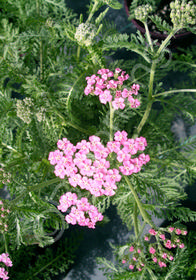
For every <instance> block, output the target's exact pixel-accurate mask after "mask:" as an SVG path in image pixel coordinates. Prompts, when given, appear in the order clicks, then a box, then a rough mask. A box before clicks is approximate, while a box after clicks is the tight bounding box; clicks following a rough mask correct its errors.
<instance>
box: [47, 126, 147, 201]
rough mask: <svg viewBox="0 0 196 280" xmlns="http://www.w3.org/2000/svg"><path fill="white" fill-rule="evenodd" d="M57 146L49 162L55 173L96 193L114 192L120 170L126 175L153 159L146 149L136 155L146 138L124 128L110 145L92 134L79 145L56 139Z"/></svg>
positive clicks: (64, 139) (108, 194)
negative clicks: (132, 135) (113, 163)
mask: <svg viewBox="0 0 196 280" xmlns="http://www.w3.org/2000/svg"><path fill="white" fill-rule="evenodd" d="M57 146H58V148H59V150H56V151H54V152H50V154H49V157H48V159H49V161H50V163H51V164H52V165H55V171H54V173H55V175H56V176H58V177H60V178H61V179H64V178H65V176H67V177H68V180H69V183H70V185H71V186H73V187H76V186H79V187H80V188H81V189H85V190H88V191H89V192H90V193H91V194H92V195H94V196H96V197H98V196H101V195H106V196H113V195H114V194H115V189H117V186H116V182H119V181H120V180H121V175H120V173H119V171H120V172H121V173H122V174H123V175H131V174H132V173H137V172H139V171H140V170H141V167H142V166H143V165H144V164H146V163H147V162H148V161H149V160H150V157H149V156H148V155H145V154H144V153H141V154H140V155H139V156H138V157H133V156H135V154H136V153H137V152H138V151H143V150H144V149H145V147H146V146H147V142H146V139H145V138H144V137H139V138H136V139H128V138H127V133H126V132H125V131H122V132H120V131H117V132H116V133H115V135H114V141H110V142H108V143H107V147H104V145H102V144H101V141H100V138H99V137H97V136H90V137H89V142H87V141H86V140H82V141H81V142H79V143H77V144H76V146H74V145H73V144H72V143H70V141H69V140H68V139H67V138H63V140H59V141H58V142H57ZM111 153H113V154H116V160H117V162H118V164H117V168H110V161H109V160H108V156H109V155H110V154H111ZM119 163H120V164H121V165H120V166H119ZM118 168H119V169H118Z"/></svg>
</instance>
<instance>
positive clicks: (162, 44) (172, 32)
mask: <svg viewBox="0 0 196 280" xmlns="http://www.w3.org/2000/svg"><path fill="white" fill-rule="evenodd" d="M177 31H178V29H174V30H172V31H171V32H170V34H169V35H168V36H167V37H166V38H165V40H164V41H162V43H161V45H160V47H159V49H158V51H157V56H158V55H160V53H161V52H162V51H163V50H164V48H165V47H166V45H167V43H168V42H169V41H170V39H171V38H172V37H173V36H174V34H175V33H176V32H177Z"/></svg>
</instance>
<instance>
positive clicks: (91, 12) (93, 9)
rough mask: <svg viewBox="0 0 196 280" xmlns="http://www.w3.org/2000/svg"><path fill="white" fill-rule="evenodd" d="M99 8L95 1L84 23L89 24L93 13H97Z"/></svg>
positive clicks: (97, 2)
mask: <svg viewBox="0 0 196 280" xmlns="http://www.w3.org/2000/svg"><path fill="white" fill-rule="evenodd" d="M98 6H99V1H95V3H94V5H93V7H92V9H91V11H90V14H89V16H88V18H87V20H86V22H89V21H90V20H91V18H92V17H93V15H94V13H95V12H96V11H97V7H98Z"/></svg>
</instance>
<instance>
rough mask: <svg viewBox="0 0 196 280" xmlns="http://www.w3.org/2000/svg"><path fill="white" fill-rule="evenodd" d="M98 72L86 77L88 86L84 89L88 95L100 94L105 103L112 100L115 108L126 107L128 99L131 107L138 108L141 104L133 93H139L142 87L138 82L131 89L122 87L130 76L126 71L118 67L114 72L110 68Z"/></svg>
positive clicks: (100, 98)
mask: <svg viewBox="0 0 196 280" xmlns="http://www.w3.org/2000/svg"><path fill="white" fill-rule="evenodd" d="M97 74H98V76H96V75H95V74H94V75H92V76H91V77H86V80H87V86H86V88H85V90H84V93H85V94H86V95H89V94H94V95H97V96H99V100H100V102H101V103H103V104H106V103H107V102H112V106H113V108H114V109H115V110H118V109H119V108H120V109H124V108H125V101H126V100H128V103H129V104H130V106H131V108H137V107H138V106H139V105H140V102H139V100H138V99H134V98H133V95H137V94H138V90H139V88H140V86H139V85H138V84H133V86H132V87H131V89H130V90H128V89H126V88H123V89H122V86H123V82H124V81H126V80H127V79H128V78H129V75H128V74H126V72H125V71H122V70H121V69H120V68H116V69H115V73H113V72H112V71H110V70H109V69H100V70H99V71H98V72H97ZM111 78H114V79H111Z"/></svg>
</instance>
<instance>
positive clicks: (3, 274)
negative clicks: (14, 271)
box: [0, 253, 12, 280]
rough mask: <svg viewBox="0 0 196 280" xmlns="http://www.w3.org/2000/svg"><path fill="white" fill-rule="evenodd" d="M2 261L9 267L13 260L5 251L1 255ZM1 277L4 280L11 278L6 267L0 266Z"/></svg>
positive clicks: (0, 260)
mask: <svg viewBox="0 0 196 280" xmlns="http://www.w3.org/2000/svg"><path fill="white" fill-rule="evenodd" d="M0 262H2V263H4V265H6V266H7V267H9V266H12V261H11V260H10V258H9V254H8V253H3V254H1V255H0ZM0 278H1V279H3V280H7V279H9V277H8V272H7V271H6V270H5V268H4V267H0Z"/></svg>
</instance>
